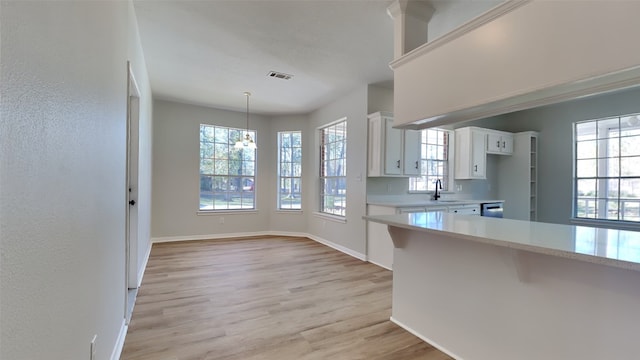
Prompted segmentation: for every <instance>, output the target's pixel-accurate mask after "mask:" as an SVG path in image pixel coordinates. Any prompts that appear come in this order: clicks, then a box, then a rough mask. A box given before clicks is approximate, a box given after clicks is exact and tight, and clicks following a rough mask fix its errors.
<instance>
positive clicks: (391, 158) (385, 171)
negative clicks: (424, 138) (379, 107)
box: [367, 112, 420, 177]
mask: <svg viewBox="0 0 640 360" xmlns="http://www.w3.org/2000/svg"><path fill="white" fill-rule="evenodd" d="M368 119H369V134H368V135H369V136H368V147H369V148H368V165H367V176H371V177H374V176H418V175H420V131H416V130H401V129H395V128H393V115H392V114H391V113H386V112H376V113H373V114H370V115H369V116H368Z"/></svg>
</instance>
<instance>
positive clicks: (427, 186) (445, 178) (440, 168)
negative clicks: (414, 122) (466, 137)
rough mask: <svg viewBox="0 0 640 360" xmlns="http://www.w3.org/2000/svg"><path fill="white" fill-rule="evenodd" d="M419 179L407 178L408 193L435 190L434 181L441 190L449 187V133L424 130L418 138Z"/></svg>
mask: <svg viewBox="0 0 640 360" xmlns="http://www.w3.org/2000/svg"><path fill="white" fill-rule="evenodd" d="M420 162H421V164H420V173H421V176H419V177H410V178H409V191H427V190H433V189H434V188H435V185H434V184H435V182H436V180H438V179H440V181H441V182H442V190H445V191H446V190H448V187H449V131H447V130H442V129H425V130H422V131H421V136H420Z"/></svg>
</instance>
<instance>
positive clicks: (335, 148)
mask: <svg viewBox="0 0 640 360" xmlns="http://www.w3.org/2000/svg"><path fill="white" fill-rule="evenodd" d="M346 206H347V120H341V121H339V122H337V123H334V124H332V125H330V126H327V127H324V128H321V129H320V212H322V213H327V214H332V215H338V216H346Z"/></svg>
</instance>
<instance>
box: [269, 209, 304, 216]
mask: <svg viewBox="0 0 640 360" xmlns="http://www.w3.org/2000/svg"><path fill="white" fill-rule="evenodd" d="M274 213H276V214H288V215H302V214H303V213H304V211H302V209H291V210H286V209H276V210H275V211H274Z"/></svg>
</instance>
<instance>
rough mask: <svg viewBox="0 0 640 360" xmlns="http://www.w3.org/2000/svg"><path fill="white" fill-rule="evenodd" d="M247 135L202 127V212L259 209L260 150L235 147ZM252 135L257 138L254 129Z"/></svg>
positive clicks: (228, 128)
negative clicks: (256, 176)
mask: <svg viewBox="0 0 640 360" xmlns="http://www.w3.org/2000/svg"><path fill="white" fill-rule="evenodd" d="M245 132H246V130H243V129H236V128H230V127H224V126H217V125H207V124H201V125H200V202H199V203H200V205H199V209H200V210H203V211H216V210H253V209H255V188H254V184H255V171H256V150H255V149H249V148H243V149H236V148H235V147H234V145H235V143H236V140H238V139H239V138H242V137H243V136H244V134H245ZM249 135H250V136H251V137H252V138H253V139H255V138H256V133H255V131H254V130H249Z"/></svg>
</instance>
